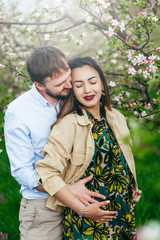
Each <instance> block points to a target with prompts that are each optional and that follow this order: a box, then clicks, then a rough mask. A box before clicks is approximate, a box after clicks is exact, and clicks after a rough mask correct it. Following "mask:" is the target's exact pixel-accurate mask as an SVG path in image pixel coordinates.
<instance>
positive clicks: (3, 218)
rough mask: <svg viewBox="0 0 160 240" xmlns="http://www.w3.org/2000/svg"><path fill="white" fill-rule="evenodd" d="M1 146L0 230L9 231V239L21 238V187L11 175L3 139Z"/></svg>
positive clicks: (17, 239) (16, 239)
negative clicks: (19, 213)
mask: <svg viewBox="0 0 160 240" xmlns="http://www.w3.org/2000/svg"><path fill="white" fill-rule="evenodd" d="M1 146H2V147H1V148H2V149H3V152H2V153H1V154H0V166H1V168H0V169H1V174H0V232H3V233H7V235H8V239H9V240H19V229H18V228H19V221H18V212H19V205H20V199H21V195H20V193H19V189H20V187H19V185H18V183H17V182H16V181H15V180H14V178H13V177H12V176H11V173H10V166H9V161H8V157H7V154H6V151H5V149H4V141H3V140H2V142H1Z"/></svg>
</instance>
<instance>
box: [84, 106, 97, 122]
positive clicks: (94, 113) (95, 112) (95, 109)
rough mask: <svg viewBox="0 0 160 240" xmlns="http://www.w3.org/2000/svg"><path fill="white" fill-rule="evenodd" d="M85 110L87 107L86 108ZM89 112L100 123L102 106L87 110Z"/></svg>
mask: <svg viewBox="0 0 160 240" xmlns="http://www.w3.org/2000/svg"><path fill="white" fill-rule="evenodd" d="M84 108H85V107H84ZM85 109H86V110H87V111H89V112H90V113H91V114H92V115H93V117H95V118H96V119H98V120H99V121H100V120H101V111H100V106H98V107H96V108H90V109H89V108H88V109H87V108H85Z"/></svg>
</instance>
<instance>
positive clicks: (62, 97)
mask: <svg viewBox="0 0 160 240" xmlns="http://www.w3.org/2000/svg"><path fill="white" fill-rule="evenodd" d="M45 92H46V94H48V95H49V96H50V97H52V98H55V99H65V98H66V97H67V96H68V94H69V92H70V91H68V94H66V95H62V94H53V93H52V92H50V91H49V90H48V89H47V88H45Z"/></svg>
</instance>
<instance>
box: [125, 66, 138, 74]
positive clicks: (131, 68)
mask: <svg viewBox="0 0 160 240" xmlns="http://www.w3.org/2000/svg"><path fill="white" fill-rule="evenodd" d="M127 71H128V73H129V74H131V75H132V76H134V75H135V74H136V72H137V71H136V69H135V68H134V67H130V68H128V70H127Z"/></svg>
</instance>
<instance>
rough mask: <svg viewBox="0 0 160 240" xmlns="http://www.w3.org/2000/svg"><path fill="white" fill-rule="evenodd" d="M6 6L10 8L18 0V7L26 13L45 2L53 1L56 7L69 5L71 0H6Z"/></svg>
mask: <svg viewBox="0 0 160 240" xmlns="http://www.w3.org/2000/svg"><path fill="white" fill-rule="evenodd" d="M3 2H4V3H5V6H6V7H7V8H10V7H11V5H12V3H13V2H14V3H15V2H17V4H16V8H17V10H18V11H20V12H22V13H24V14H26V13H31V12H32V11H33V10H35V9H36V8H37V7H40V6H43V4H44V3H49V2H50V3H52V5H54V6H55V7H57V6H60V5H62V4H63V5H64V6H67V3H68V4H69V3H70V2H71V0H48V1H47V0H4V1H3Z"/></svg>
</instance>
